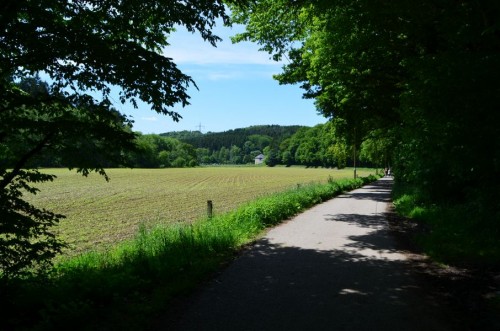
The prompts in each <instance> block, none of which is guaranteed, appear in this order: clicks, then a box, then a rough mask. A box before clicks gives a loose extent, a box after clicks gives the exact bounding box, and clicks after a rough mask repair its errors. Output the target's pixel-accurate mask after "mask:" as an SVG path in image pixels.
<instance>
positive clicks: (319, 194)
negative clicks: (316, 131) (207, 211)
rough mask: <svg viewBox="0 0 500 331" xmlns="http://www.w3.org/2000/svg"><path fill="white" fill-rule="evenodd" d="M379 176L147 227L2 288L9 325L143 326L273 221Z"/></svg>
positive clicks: (291, 192)
mask: <svg viewBox="0 0 500 331" xmlns="http://www.w3.org/2000/svg"><path fill="white" fill-rule="evenodd" d="M374 180H376V177H374V176H369V177H365V178H358V179H355V180H354V179H351V180H348V179H345V180H339V181H333V180H330V181H329V182H328V183H327V184H311V185H304V186H301V187H298V188H296V189H293V190H288V191H286V192H283V193H275V194H272V195H269V196H266V197H262V198H259V199H257V200H256V201H254V202H251V203H247V204H245V205H243V206H241V207H239V208H238V209H237V210H235V211H233V212H229V213H226V214H223V215H219V216H216V217H213V218H211V219H203V220H199V221H198V222H195V223H194V224H191V225H186V224H174V225H168V226H165V225H164V226H158V227H155V228H153V229H150V230H146V228H145V227H142V228H141V229H140V231H139V232H138V234H137V235H136V237H135V239H134V240H131V241H127V242H124V243H122V244H120V245H118V246H116V247H114V248H112V249H110V250H107V251H106V252H89V253H85V254H82V255H80V256H77V257H72V258H70V259H68V260H66V261H62V262H60V263H58V264H57V265H56V267H55V268H54V270H53V272H52V274H50V275H48V276H47V278H44V279H28V280H19V281H16V282H13V283H9V284H3V285H2V286H0V296H1V297H2V301H4V302H8V303H9V305H6V306H7V308H4V309H3V310H2V313H3V314H4V316H3V317H2V321H3V322H2V324H3V327H6V329H7V330H21V329H22V330H55V329H71V330H145V329H148V327H149V321H150V320H151V319H152V318H153V317H154V316H155V315H157V314H160V313H161V312H162V311H163V310H165V307H168V304H169V302H171V300H172V298H174V297H176V296H180V295H183V294H185V293H187V292H189V291H190V290H192V289H193V288H194V287H195V286H196V285H197V284H199V283H200V281H202V280H203V279H205V278H206V277H208V275H210V274H211V273H212V272H214V271H215V270H218V269H219V268H220V266H221V264H223V263H227V261H229V260H230V259H231V258H232V256H234V254H235V253H236V252H237V251H238V250H239V249H241V247H242V246H243V245H245V244H248V243H249V242H251V241H253V240H255V239H256V238H257V237H258V236H259V234H261V233H262V231H263V230H264V229H265V228H266V227H269V226H272V225H275V224H278V223H279V222H281V221H283V220H286V219H288V218H290V217H291V216H294V215H296V214H297V213H299V212H301V211H303V210H304V209H306V208H309V207H311V206H313V205H315V204H318V203H320V202H322V201H325V200H327V199H330V198H332V197H334V196H336V195H338V194H340V193H342V192H344V191H348V190H352V189H355V188H358V187H360V186H362V185H364V184H366V183H368V182H371V181H374Z"/></svg>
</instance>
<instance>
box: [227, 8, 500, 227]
mask: <svg viewBox="0 0 500 331" xmlns="http://www.w3.org/2000/svg"><path fill="white" fill-rule="evenodd" d="M232 10H233V15H234V20H235V21H236V22H238V23H242V24H245V25H246V26H247V28H246V31H245V32H243V33H241V34H239V35H237V36H236V37H235V38H234V41H243V40H247V41H254V42H257V43H259V44H260V45H261V48H262V50H264V51H267V52H269V53H270V54H271V56H273V57H274V58H275V59H284V62H285V63H286V64H285V65H284V67H283V71H282V72H281V73H280V74H278V75H276V76H275V78H276V79H277V80H278V81H279V82H280V83H282V84H301V86H302V88H303V89H304V97H306V98H313V99H314V100H315V103H316V106H317V108H318V110H319V111H320V112H322V113H323V114H324V115H325V116H327V117H329V118H332V119H334V120H335V121H336V122H337V123H343V124H342V125H340V126H338V127H337V130H336V134H339V135H340V136H341V137H343V138H344V139H346V143H347V144H348V145H354V146H357V148H359V147H361V148H362V153H363V154H362V156H363V157H369V156H370V154H371V153H372V152H376V153H382V150H384V149H385V150H387V147H388V148H389V149H388V152H387V153H386V156H387V162H389V164H390V166H391V167H392V168H393V172H394V173H395V175H396V180H397V182H398V183H406V184H408V185H412V186H414V187H415V188H416V189H417V191H418V192H420V196H421V198H422V200H423V201H424V202H425V201H426V202H428V203H438V204H463V203H467V204H470V205H471V206H472V205H474V206H475V207H474V208H475V210H477V211H480V212H484V215H483V216H484V217H479V219H482V220H481V222H483V224H484V223H485V222H486V223H487V222H489V221H491V220H495V222H497V221H499V219H498V217H499V215H500V212H499V205H498V189H497V188H498V175H499V173H500V172H499V164H500V162H499V160H500V154H499V153H500V139H499V137H500V131H499V130H500V129H499V125H498V123H499V122H500V112H499V111H498V106H499V105H500V93H499V91H500V81H499V80H498V78H497V77H498V73H499V72H500V2H498V1H493V0H485V1H472V0H460V1H431V0H427V1H382V2H381V1H370V0H349V1H346V0H335V1H326V0H305V1H292V0H279V1H274V0H258V1H254V2H252V3H251V5H250V6H249V7H248V8H238V7H233V8H232ZM370 150H371V151H372V152H370ZM377 151H378V152H377ZM373 156H375V155H372V157H373ZM380 156H382V155H380ZM384 158H385V156H384ZM471 210H472V209H471ZM495 222H493V223H495Z"/></svg>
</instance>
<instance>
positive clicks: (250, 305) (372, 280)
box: [166, 178, 450, 331]
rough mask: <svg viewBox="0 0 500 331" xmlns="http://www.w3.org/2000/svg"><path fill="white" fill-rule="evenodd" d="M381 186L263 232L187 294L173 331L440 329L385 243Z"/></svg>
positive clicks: (386, 182) (384, 182)
mask: <svg viewBox="0 0 500 331" xmlns="http://www.w3.org/2000/svg"><path fill="white" fill-rule="evenodd" d="M391 185H392V180H391V179H389V178H384V179H381V180H379V181H377V182H376V183H374V184H372V185H368V186H365V187H364V188H361V189H358V190H355V191H353V192H350V193H349V194H345V195H342V196H339V197H337V198H335V199H332V200H330V201H327V202H325V203H323V204H320V205H318V206H316V207H314V208H312V209H310V210H308V211H307V212H305V213H303V214H300V215H298V216H296V217H295V218H293V219H292V220H290V221H288V222H286V223H284V224H282V225H280V226H278V227H276V228H274V229H272V230H270V231H269V232H268V234H267V235H266V236H265V237H264V238H263V239H261V240H260V241H259V242H258V243H257V244H256V245H255V246H253V247H252V248H251V249H249V250H248V251H247V252H246V253H244V254H243V255H242V256H241V257H240V258H238V259H237V260H236V261H234V263H232V264H231V265H230V266H229V267H228V268H227V269H226V270H225V271H224V272H222V273H221V274H220V275H219V277H217V278H216V279H215V280H213V281H212V282H211V283H210V284H209V285H208V286H207V288H206V289H205V290H204V291H202V293H200V294H199V295H197V297H196V298H195V299H194V300H193V302H192V303H191V304H190V305H189V307H188V309H187V311H186V312H185V313H184V315H183V316H182V317H181V318H180V321H179V323H178V325H177V328H178V329H179V330H214V331H215V330H217V331H222V330H255V331H257V330H258V331H263V330H273V331H276V330H426V331H429V330H448V329H450V328H449V327H448V325H447V324H446V323H445V322H444V321H443V320H442V319H443V318H442V317H441V316H442V315H443V314H442V313H441V307H435V306H434V304H433V302H432V299H431V298H427V297H425V296H424V295H423V294H422V293H423V291H421V289H420V287H419V285H418V282H416V281H415V279H414V277H413V275H412V274H411V268H409V267H408V263H410V262H409V261H407V260H406V258H405V255H404V254H403V253H402V252H400V251H398V250H397V249H396V248H395V245H394V242H393V240H392V238H391V237H390V234H389V231H388V229H387V227H388V225H387V221H386V218H385V215H384V214H385V212H386V208H387V206H388V202H389V201H390V190H391ZM171 327H172V325H170V326H166V329H169V330H170V329H171Z"/></svg>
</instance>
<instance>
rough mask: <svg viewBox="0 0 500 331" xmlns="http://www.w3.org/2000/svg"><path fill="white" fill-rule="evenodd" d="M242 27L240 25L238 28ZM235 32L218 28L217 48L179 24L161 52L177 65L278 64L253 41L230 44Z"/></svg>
mask: <svg viewBox="0 0 500 331" xmlns="http://www.w3.org/2000/svg"><path fill="white" fill-rule="evenodd" d="M240 30H241V28H240ZM236 33H237V30H231V29H229V28H225V27H217V28H216V31H215V34H217V35H219V36H220V37H221V38H222V39H223V40H222V41H221V42H218V43H217V47H214V46H212V45H210V43H208V42H205V41H203V39H202V38H201V37H200V36H199V35H198V34H196V33H195V34H193V33H190V32H188V31H186V30H185V29H184V28H182V27H180V28H179V29H178V30H177V31H176V32H175V33H173V34H172V35H171V36H170V37H169V43H170V46H168V47H166V48H164V49H163V55H165V56H167V57H170V58H173V59H174V62H175V63H177V64H196V65H212V64H258V65H266V66H267V65H269V66H277V65H280V63H277V62H275V61H273V60H272V59H270V56H269V54H267V53H265V52H261V51H259V50H258V49H259V46H258V45H257V44H255V43H250V42H242V43H237V44H233V43H232V42H231V40H230V36H231V35H234V34H236Z"/></svg>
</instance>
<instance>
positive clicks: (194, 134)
mask: <svg viewBox="0 0 500 331" xmlns="http://www.w3.org/2000/svg"><path fill="white" fill-rule="evenodd" d="M300 128H304V126H300V125H292V126H281V125H255V126H250V127H247V128H240V129H234V130H229V131H224V132H208V133H201V132H200V131H177V132H167V133H162V134H160V136H164V137H170V138H175V139H178V140H180V141H182V142H185V143H188V144H190V145H192V146H193V147H195V148H207V149H209V150H211V151H214V150H220V149H221V148H222V147H226V148H231V146H238V147H240V148H243V146H244V144H245V142H247V141H251V142H253V144H254V145H255V146H256V147H258V148H259V149H260V150H262V149H263V147H265V146H268V145H269V144H270V143H271V142H273V143H275V144H277V145H279V144H280V142H281V141H283V140H285V139H286V138H289V137H291V136H292V135H294V134H295V133H296V132H297V131H298V130H299V129H300Z"/></svg>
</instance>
